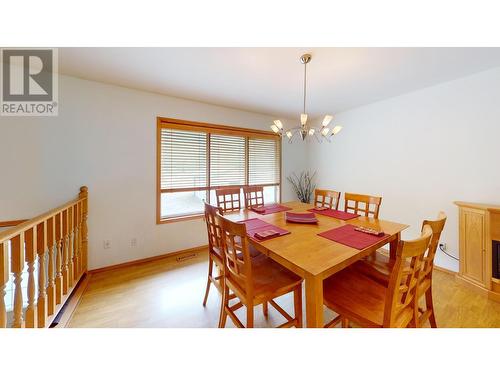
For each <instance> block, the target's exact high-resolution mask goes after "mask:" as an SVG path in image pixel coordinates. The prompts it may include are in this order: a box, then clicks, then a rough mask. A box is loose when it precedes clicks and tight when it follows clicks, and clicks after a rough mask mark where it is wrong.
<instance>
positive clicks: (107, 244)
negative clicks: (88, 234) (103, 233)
mask: <svg viewBox="0 0 500 375" xmlns="http://www.w3.org/2000/svg"><path fill="white" fill-rule="evenodd" d="M102 247H103V248H105V249H110V248H111V241H110V240H104V241H103V244H102Z"/></svg>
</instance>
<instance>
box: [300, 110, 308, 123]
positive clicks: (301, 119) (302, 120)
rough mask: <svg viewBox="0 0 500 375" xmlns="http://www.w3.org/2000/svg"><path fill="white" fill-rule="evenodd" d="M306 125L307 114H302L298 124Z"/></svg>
mask: <svg viewBox="0 0 500 375" xmlns="http://www.w3.org/2000/svg"><path fill="white" fill-rule="evenodd" d="M306 123H307V113H302V114H301V115H300V124H301V125H302V126H304V125H305V124H306Z"/></svg>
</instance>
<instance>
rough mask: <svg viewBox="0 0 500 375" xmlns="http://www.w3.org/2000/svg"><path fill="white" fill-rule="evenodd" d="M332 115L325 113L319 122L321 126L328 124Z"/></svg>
mask: <svg viewBox="0 0 500 375" xmlns="http://www.w3.org/2000/svg"><path fill="white" fill-rule="evenodd" d="M332 119H333V116H331V115H326V116H325V118H324V119H323V122H322V123H321V126H323V127H325V126H328V124H329V123H330V122H331V121H332Z"/></svg>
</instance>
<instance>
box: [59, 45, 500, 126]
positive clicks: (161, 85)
mask: <svg viewBox="0 0 500 375" xmlns="http://www.w3.org/2000/svg"><path fill="white" fill-rule="evenodd" d="M305 52H308V53H311V54H312V56H313V57H312V61H311V62H310V63H309V64H308V104H307V107H308V110H307V112H308V114H309V116H312V117H316V116H321V115H324V114H327V113H328V114H335V113H337V112H341V111H344V110H346V109H350V108H353V107H357V106H360V105H364V104H368V103H372V102H375V101H378V100H382V99H385V98H389V97H392V96H396V95H400V94H404V93H407V92H410V91H414V90H418V89H421V88H424V87H427V86H432V85H435V84H438V83H440V82H445V81H449V80H453V79H456V78H459V77H462V76H466V75H469V74H473V73H476V72H479V71H482V70H487V69H490V68H493V67H497V66H500V48H60V49H59V56H60V65H59V71H60V72H61V73H62V74H67V75H71V76H76V77H80V78H85V79H89V80H95V81H100V82H106V83H112V84H116V85H120V86H125V87H130V88H136V89H140V90H146V91H151V92H156V93H161V94H166V95H171V96H177V97H181V98H186V99H191V100H197V101H202V102H207V103H212V104H217V105H223V106H227V107H232V108H238V109H243V110H248V111H254V112H260V113H266V114H271V115H274V116H285V117H297V116H298V114H299V113H300V112H301V111H302V83H303V81H302V80H303V65H302V64H301V63H300V62H299V57H300V55H301V54H303V53H305Z"/></svg>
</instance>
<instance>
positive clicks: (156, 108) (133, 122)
mask: <svg viewBox="0 0 500 375" xmlns="http://www.w3.org/2000/svg"><path fill="white" fill-rule="evenodd" d="M59 98H60V102H59V103H60V104H59V105H60V106H59V116H58V117H54V118H52V117H40V118H28V117H15V118H14V117H10V118H9V117H0V163H1V171H2V178H1V181H2V182H1V183H0V220H8V219H14V218H25V217H33V216H34V215H37V214H39V213H41V212H44V211H46V210H48V209H50V208H52V207H54V206H56V205H59V204H61V203H63V202H64V201H66V200H69V199H72V198H73V197H74V196H75V195H76V194H77V193H78V188H79V187H80V186H81V185H88V187H89V195H90V201H89V212H90V215H89V249H90V254H89V263H90V264H89V266H90V268H91V269H92V268H98V267H103V266H107V265H111V264H117V263H122V262H126V261H130V260H134V259H140V258H145V257H150V256H155V255H159V254H163V253H166V252H172V251H177V250H182V249H186V248H190V247H194V246H200V245H203V244H205V243H206V241H207V240H206V234H205V227H204V223H203V222H202V221H201V220H194V221H185V222H179V223H172V224H163V225H156V222H155V210H156V185H155V184H156V182H155V181H156V117H157V116H165V117H173V118H180V119H186V120H193V121H203V122H210V123H217V124H226V125H234V126H241V127H248V128H255V129H266V130H267V129H269V124H270V123H272V120H273V119H274V118H272V117H270V116H266V115H261V114H256V113H250V112H244V111H238V110H233V109H229V108H224V107H218V106H213V105H208V104H203V103H199V102H193V101H188V100H182V99H177V98H172V97H167V96H162V95H155V94H150V93H146V92H141V91H136V90H130V89H125V88H121V87H117V86H112V85H106V84H101V83H97V82H91V81H85V80H80V79H76V78H71V77H66V76H61V77H60V91H59ZM305 152H306V148H305V147H304V146H303V145H301V144H297V145H292V146H290V145H288V144H284V147H283V175H284V177H285V176H287V175H288V174H289V173H290V172H291V171H293V170H295V169H296V170H301V169H302V168H304V167H305V166H306V163H307V162H306V157H305ZM283 199H284V200H287V199H288V200H289V199H293V193H292V192H291V190H290V188H289V186H288V185H287V184H286V183H284V186H283ZM132 238H137V246H136V247H131V239H132ZM105 239H109V240H110V241H111V248H110V249H106V250H105V249H103V241H104V240H105Z"/></svg>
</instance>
